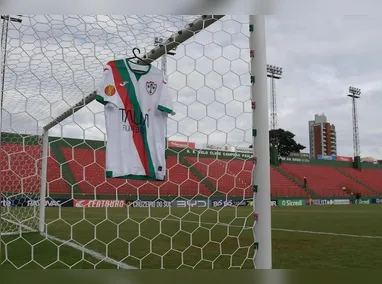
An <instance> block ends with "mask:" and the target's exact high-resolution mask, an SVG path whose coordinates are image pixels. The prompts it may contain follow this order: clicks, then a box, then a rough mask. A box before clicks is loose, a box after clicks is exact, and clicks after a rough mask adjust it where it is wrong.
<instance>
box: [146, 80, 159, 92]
mask: <svg viewBox="0 0 382 284" xmlns="http://www.w3.org/2000/svg"><path fill="white" fill-rule="evenodd" d="M156 90H157V84H155V83H154V82H153V81H147V82H146V91H147V93H148V94H149V95H154V93H155V91H156Z"/></svg>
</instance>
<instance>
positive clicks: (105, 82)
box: [96, 65, 117, 105]
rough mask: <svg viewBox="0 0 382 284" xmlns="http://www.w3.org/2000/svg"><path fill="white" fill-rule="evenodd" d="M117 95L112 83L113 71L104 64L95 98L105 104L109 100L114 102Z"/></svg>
mask: <svg viewBox="0 0 382 284" xmlns="http://www.w3.org/2000/svg"><path fill="white" fill-rule="evenodd" d="M116 95H117V89H116V86H115V83H114V78H113V72H112V70H111V67H110V66H109V65H106V66H105V68H104V70H103V77H102V79H101V82H100V83H99V85H98V88H97V95H96V100H97V101H98V102H99V103H101V104H103V105H105V104H107V103H109V102H114V100H115V98H114V97H116Z"/></svg>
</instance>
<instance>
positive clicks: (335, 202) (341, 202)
mask: <svg viewBox="0 0 382 284" xmlns="http://www.w3.org/2000/svg"><path fill="white" fill-rule="evenodd" d="M349 204H351V201H350V200H349V199H308V200H306V205H316V206H325V205H349Z"/></svg>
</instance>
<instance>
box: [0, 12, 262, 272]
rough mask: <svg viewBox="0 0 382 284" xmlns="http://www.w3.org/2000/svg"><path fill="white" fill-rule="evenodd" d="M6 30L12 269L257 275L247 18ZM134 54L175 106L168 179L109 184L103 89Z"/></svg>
mask: <svg viewBox="0 0 382 284" xmlns="http://www.w3.org/2000/svg"><path fill="white" fill-rule="evenodd" d="M252 29H253V27H252ZM1 30H2V37H1V78H2V80H1V184H0V185H1V188H0V190H1V191H0V196H1V199H0V200H1V206H0V210H1V211H0V212H1V222H0V233H1V254H0V260H1V265H2V266H4V267H12V268H35V267H39V268H253V267H254V266H255V264H254V258H255V255H256V252H257V249H258V245H257V241H258V240H257V237H256V236H255V234H254V232H256V229H254V228H255V225H256V220H257V217H258V215H257V214H254V210H255V206H254V205H255V204H254V200H256V199H254V196H255V195H256V194H255V192H256V189H257V187H256V186H254V185H253V183H252V178H251V176H252V170H253V167H254V159H253V158H252V157H253V150H252V149H248V148H249V145H252V143H253V136H254V131H253V125H252V112H253V108H254V104H253V103H252V104H251V85H253V83H254V77H253V76H252V77H251V74H250V68H249V67H250V61H251V56H252V57H253V54H252V52H250V45H249V37H250V31H251V25H250V23H249V18H248V16H244V17H243V16H200V15H196V16H99V15H98V16H25V15H23V16H2V24H1ZM135 47H138V48H139V49H140V51H141V53H140V56H142V57H143V58H144V59H145V60H148V61H150V62H151V63H152V64H153V65H154V66H156V67H157V68H159V69H161V70H162V71H163V72H164V73H165V75H166V76H167V79H168V85H169V89H170V93H171V96H172V98H173V100H174V102H175V103H174V109H175V112H176V115H174V116H171V117H169V119H168V126H167V128H168V129H167V150H166V163H167V169H166V181H164V182H148V181H132V180H120V179H111V178H106V176H105V145H106V139H107V137H106V131H105V118H104V107H103V105H101V104H99V103H97V102H95V101H94V99H95V95H96V94H95V91H94V90H95V89H96V87H97V85H98V84H99V82H100V81H101V79H102V75H103V74H102V73H103V72H102V70H103V67H104V65H105V64H106V63H107V62H108V61H110V60H115V59H121V58H126V57H131V56H133V54H132V50H133V48H135ZM264 124H265V123H264ZM266 125H268V123H267V122H266ZM265 200H266V199H265ZM255 202H256V201H255ZM268 207H269V204H268Z"/></svg>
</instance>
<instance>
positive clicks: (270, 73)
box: [267, 65, 283, 130]
mask: <svg viewBox="0 0 382 284" xmlns="http://www.w3.org/2000/svg"><path fill="white" fill-rule="evenodd" d="M282 73H283V69H282V68H281V67H277V66H274V65H267V77H269V78H271V130H276V129H277V100H276V85H275V80H278V79H281V75H282Z"/></svg>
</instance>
